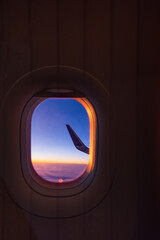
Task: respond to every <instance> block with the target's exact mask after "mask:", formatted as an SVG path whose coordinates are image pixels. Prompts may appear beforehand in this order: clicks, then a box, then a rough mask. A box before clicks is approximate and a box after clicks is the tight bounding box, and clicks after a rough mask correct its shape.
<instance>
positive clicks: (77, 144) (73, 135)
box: [66, 124, 89, 154]
mask: <svg viewBox="0 0 160 240" xmlns="http://www.w3.org/2000/svg"><path fill="white" fill-rule="evenodd" d="M66 127H67V129H68V132H69V134H70V136H71V138H72V141H73V143H74V146H75V147H76V148H77V149H78V150H79V151H82V152H84V153H87V154H89V148H88V147H86V146H85V145H84V143H83V142H82V141H81V139H80V138H79V137H78V136H77V134H76V133H75V132H74V131H73V129H72V128H71V127H70V125H68V124H66Z"/></svg>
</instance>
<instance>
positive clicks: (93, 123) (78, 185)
mask: <svg viewBox="0 0 160 240" xmlns="http://www.w3.org/2000/svg"><path fill="white" fill-rule="evenodd" d="M48 98H65V99H66V98H68V99H75V100H77V101H78V102H80V103H81V104H82V105H83V107H84V108H85V109H86V112H87V114H88V117H89V123H90V124H89V125H90V130H91V131H90V150H91V151H90V154H89V164H88V166H87V169H86V170H85V172H84V173H83V174H82V175H81V176H80V177H79V178H77V179H75V180H73V181H71V182H66V183H54V182H49V181H46V180H45V179H43V178H42V177H40V176H39V175H38V174H37V172H36V171H35V169H34V168H33V165H32V162H31V119H32V114H33V112H34V110H35V109H36V107H37V106H38V105H39V104H40V103H41V102H42V101H44V100H46V99H48ZM28 129H30V130H29V131H28ZM96 129H97V117H96V112H95V109H94V107H93V105H92V103H91V102H90V101H89V100H88V99H87V98H86V97H85V96H84V95H83V94H81V93H79V92H76V91H75V90H71V89H46V90H43V91H41V92H39V93H37V94H35V95H34V96H33V97H31V99H30V100H29V101H28V102H27V104H26V105H25V107H24V110H23V113H22V117H21V156H22V157H21V163H22V165H21V166H22V172H23V176H24V178H25V180H26V183H27V184H28V185H29V186H30V187H31V188H32V189H33V190H35V191H36V192H38V193H40V194H43V195H45V194H46V195H47V196H48V195H52V196H53V195H54V196H63V195H65V196H66V195H69V192H68V190H72V192H74V194H75V193H76V194H78V192H81V191H82V190H84V189H86V188H87V187H88V185H89V184H90V182H91V181H92V180H93V177H94V174H95V165H96ZM57 191H58V192H57ZM44 192H45V194H44Z"/></svg>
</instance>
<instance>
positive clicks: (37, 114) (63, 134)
mask: <svg viewBox="0 0 160 240" xmlns="http://www.w3.org/2000/svg"><path fill="white" fill-rule="evenodd" d="M89 135H90V126H89V117H88V114H87V111H86V109H85V107H84V106H83V105H82V104H81V103H80V102H79V101H77V100H76V99H72V98H70V99H68V98H47V99H45V100H44V101H43V102H41V103H40V104H39V105H38V106H37V107H36V108H35V110H34V112H33V115H32V121H31V162H32V165H33V168H34V170H35V171H36V173H37V174H38V175H39V176H40V177H41V178H43V179H45V180H46V181H50V182H54V183H62V182H70V181H73V180H75V179H77V178H79V177H80V176H82V175H83V173H84V172H85V171H86V169H87V167H88V163H89V139H90V136H89Z"/></svg>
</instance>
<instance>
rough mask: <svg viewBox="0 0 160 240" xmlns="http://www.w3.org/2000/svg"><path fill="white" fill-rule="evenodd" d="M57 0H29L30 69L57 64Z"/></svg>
mask: <svg viewBox="0 0 160 240" xmlns="http://www.w3.org/2000/svg"><path fill="white" fill-rule="evenodd" d="M58 2H59V1H51V0H48V1H38V0H32V1H29V9H28V15H29V16H28V21H29V37H30V39H29V41H30V51H31V59H30V63H31V69H32V70H34V69H37V68H40V67H45V66H52V65H56V64H57V56H58V44H59V39H58V37H57V28H58V26H57V21H58V16H57V15H58V10H57V8H58V5H57V3H58Z"/></svg>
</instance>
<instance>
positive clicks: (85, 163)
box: [31, 159, 89, 165]
mask: <svg viewBox="0 0 160 240" xmlns="http://www.w3.org/2000/svg"><path fill="white" fill-rule="evenodd" d="M31 163H32V164H34V163H44V164H45V163H57V164H59V163H62V164H84V165H88V164H89V161H88V162H86V161H85V162H84V161H83V162H82V161H77V162H73V161H56V160H55V161H46V160H35V159H31Z"/></svg>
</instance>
